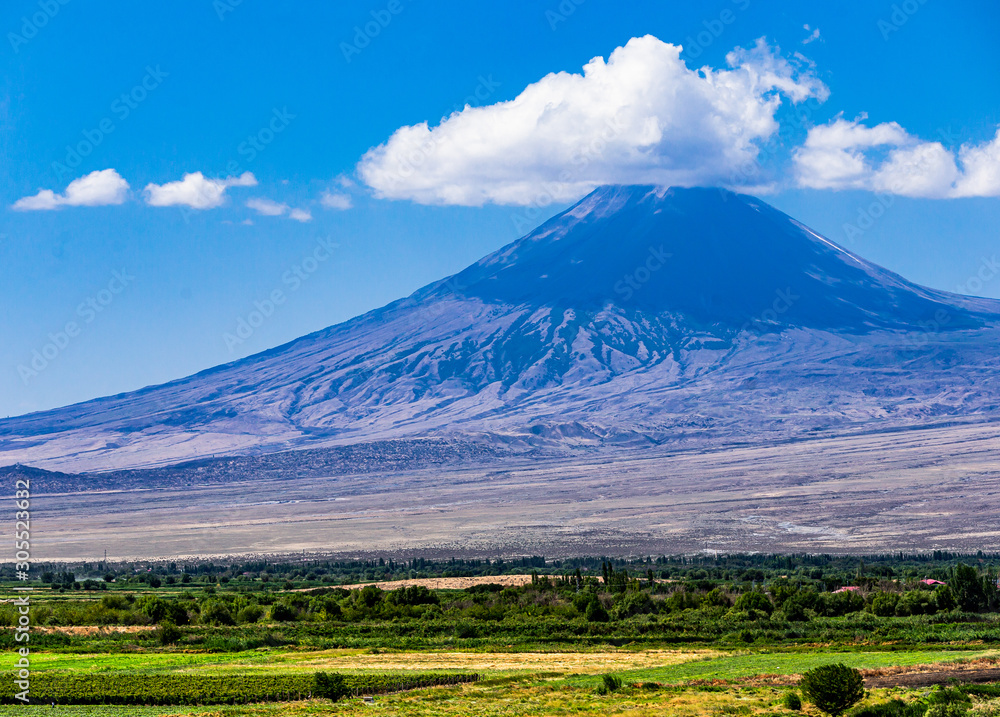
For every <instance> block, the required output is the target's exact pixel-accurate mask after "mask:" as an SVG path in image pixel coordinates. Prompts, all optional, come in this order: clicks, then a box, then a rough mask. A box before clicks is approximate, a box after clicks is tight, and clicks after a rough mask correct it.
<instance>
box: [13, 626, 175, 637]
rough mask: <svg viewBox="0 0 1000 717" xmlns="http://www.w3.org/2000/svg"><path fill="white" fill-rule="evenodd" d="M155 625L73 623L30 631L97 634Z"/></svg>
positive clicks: (145, 630) (153, 628)
mask: <svg viewBox="0 0 1000 717" xmlns="http://www.w3.org/2000/svg"><path fill="white" fill-rule="evenodd" d="M155 629H156V625H74V626H68V625H67V626H58V627H33V628H31V631H32V632H42V633H53V632H54V633H58V634H62V635H84V636H88V637H89V636H90V635H97V634H99V633H102V632H103V633H112V632H113V633H118V634H122V633H139V632H149V631H150V630H155Z"/></svg>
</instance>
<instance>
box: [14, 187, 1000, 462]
mask: <svg viewBox="0 0 1000 717" xmlns="http://www.w3.org/2000/svg"><path fill="white" fill-rule="evenodd" d="M998 326H1000V302H996V301H992V300H988V299H976V298H972V297H961V296H957V295H953V294H948V293H946V292H940V291H936V290H932V289H927V288H924V287H920V286H918V285H916V284H913V283H911V282H909V281H907V280H905V279H903V278H902V277H900V276H898V275H896V274H894V273H892V272H889V271H887V270H885V269H883V268H881V267H878V266H876V265H874V264H871V263H870V262H867V261H865V260H864V259H862V258H860V257H858V256H856V255H854V254H853V253H851V252H849V251H847V250H846V249H844V248H842V247H839V246H838V245H836V244H835V243H833V242H831V241H829V240H828V239H826V238H824V237H822V236H820V235H819V234H817V233H816V232H813V231H812V230H810V229H808V228H807V227H805V226H804V225H802V224H801V223H799V222H797V221H795V220H794V219H792V218H790V217H788V216H787V215H784V214H783V213H781V212H779V211H778V210H776V209H774V208H773V207H770V206H769V205H767V204H766V203H764V202H761V201H760V200H758V199H756V198H753V197H749V196H746V195H737V194H734V193H731V192H728V191H726V190H719V189H711V188H696V189H663V188H655V187H646V186H629V187H623V186H614V187H602V188H600V189H598V190H595V192H593V193H591V194H590V195H588V196H587V197H585V198H584V199H583V200H581V201H580V202H579V203H577V204H576V205H574V206H573V207H571V208H569V209H567V210H566V211H565V212H562V213H560V214H559V215H557V216H556V217H553V218H552V219H550V220H549V221H547V222H545V223H543V224H542V225H541V226H539V227H538V228H537V229H536V230H534V231H533V232H530V233H529V234H527V235H525V236H524V237H522V238H520V239H518V240H517V241H515V242H512V243H511V244H508V245H507V246H505V247H502V248H501V249H499V250H498V251H496V252H493V253H492V254H490V255H488V256H486V257H484V258H483V259H481V260H480V261H478V262H475V263H474V264H472V265H471V266H470V267H467V268H466V269H465V270H463V271H460V272H458V273H457V274H455V275H453V276H451V277H447V278H445V279H442V280H440V281H437V282H432V283H431V284H428V285H427V286H425V287H423V288H421V289H419V290H417V291H416V292H414V293H413V294H412V295H411V296H409V297H407V298H405V299H400V300H397V301H394V302H391V303H390V304H387V305H386V306H384V307H382V308H379V309H375V310H373V311H371V312H368V313H366V314H363V315H361V316H359V317H356V318H354V319H351V320H349V321H346V322H343V323H341V324H338V325H335V326H331V327H328V328H326V329H322V330H320V331H318V332H314V333H312V334H309V335H306V336H303V337H301V338H299V339H296V340H294V341H291V342H288V343H286V344H283V345H282V346H278V347H275V348H273V349H270V350H268V351H265V352H261V353H259V354H255V355H253V356H250V357H246V358H244V359H240V360H238V361H235V362H232V363H229V364H225V365H222V366H218V367H213V368H211V369H207V370H205V371H202V372H199V373H197V374H194V375H192V376H189V377H185V378H182V379H178V380H175V381H172V382H169V383H166V384H162V385H159V386H151V387H146V388H143V389H140V390H138V391H134V392H130V393H126V394H119V395H117V396H112V397H105V398H100V399H95V400H92V401H88V402H84V403H81V404H76V405H74V406H69V407H66V408H63V409H56V410H54V411H48V412H43V413H37V414H29V415H27V416H22V417H15V418H12V419H7V420H4V421H0V464H9V463H12V462H22V463H32V464H33V465H35V464H37V465H42V466H46V467H53V468H58V469H70V470H79V469H84V470H86V469H111V468H127V467H134V466H138V465H147V464H159V463H164V462H167V463H169V462H171V461H175V462H179V461H183V460H191V459H194V458H198V457H204V456H206V455H216V454H225V453H234V454H244V453H248V452H265V453H267V452H278V451H282V450H289V449H292V448H302V447H308V446H310V445H331V444H340V443H351V442H359V441H374V440H386V439H393V438H401V437H406V438H413V437H419V436H428V435H473V436H490V435H493V436H510V435H523V436H532V435H534V436H542V437H546V438H548V439H549V440H550V441H551V442H552V443H553V444H565V445H576V444H579V443H580V442H581V441H583V442H584V443H586V442H594V443H601V442H604V441H612V442H615V441H625V442H629V441H637V442H638V443H639V444H642V443H643V442H653V443H660V442H662V441H664V440H667V441H670V440H674V441H684V440H704V441H712V440H723V439H726V438H727V437H728V438H730V439H731V438H734V437H737V436H740V435H746V436H752V435H754V434H755V433H759V434H760V436H761V437H766V436H774V435H779V434H780V435H786V434H789V432H791V434H794V433H796V432H802V431H806V432H809V431H816V430H825V429H824V428H823V427H824V426H827V428H829V427H831V426H838V427H841V428H843V427H844V426H849V425H864V424H865V423H866V422H867V423H870V422H874V421H890V422H891V421H899V422H901V425H902V424H905V423H906V422H907V421H909V422H913V421H920V420H926V419H928V418H939V417H941V416H948V415H960V416H965V415H971V416H985V415H991V414H992V412H993V411H994V410H995V406H996V405H997V404H998V403H1000V401H997V400H996V396H998V395H1000V390H998V389H997V387H996V386H995V383H996V382H995V381H994V380H993V378H992V373H991V372H990V371H989V369H990V368H991V366H990V364H989V360H988V357H989V353H990V351H989V347H991V346H997V345H998V334H1000V332H998V328H997V327H998ZM915 362H916V363H915ZM920 362H923V363H924V364H926V366H925V367H924V368H922V369H921V370H920V371H915V370H914V369H915V368H917V365H918V364H919V363H920ZM907 366H909V368H907ZM956 366H958V367H968V369H969V372H970V373H969V376H974V377H977V378H981V379H982V380H979V381H978V385H979V387H980V389H981V390H980V392H979V395H978V396H977V395H973V394H972V393H970V392H969V391H967V390H964V391H963V389H962V387H961V384H962V383H963V381H966V382H967V379H968V377H966V376H957V377H956V376H952V377H949V376H948V375H947V374H948V372H949V371H951V372H952V373H954V369H955V367H956ZM864 367H867V368H864ZM892 372H896V374H899V375H897V376H896V377H895V378H894V381H895V383H893V382H889V383H888V384H886V383H885V376H887V375H889V374H891V373H892ZM876 374H878V377H877V378H876ZM956 379H961V380H956ZM883 384H885V385H883ZM779 389H780V390H779ZM773 391H778V394H777V395H771V393H769V392H773ZM734 392H737V393H741V394H744V395H742V398H744V399H747V394H750V393H753V394H754V395H753V398H752V400H749V399H747V401H748V402H747V405H734V401H735V400H736V398H735V394H734ZM762 392H763V393H762ZM907 395H912V396H914V397H916V403H913V402H910V401H907V400H905V398H906V396H907ZM824 405H826V406H832V407H833V408H830V409H828V413H829V415H826V414H825V413H823V412H822V411H821V412H820V415H819V416H818V415H817V411H816V408H815V407H816V406H824Z"/></svg>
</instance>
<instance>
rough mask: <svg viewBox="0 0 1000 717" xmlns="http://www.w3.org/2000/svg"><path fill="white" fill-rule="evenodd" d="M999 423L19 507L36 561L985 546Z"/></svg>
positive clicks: (997, 497)
mask: <svg viewBox="0 0 1000 717" xmlns="http://www.w3.org/2000/svg"><path fill="white" fill-rule="evenodd" d="M998 459H1000V426H997V425H992V424H978V425H971V426H970V425H965V426H950V427H947V426H944V427H935V428H925V429H922V430H908V431H900V432H887V433H876V434H866V435H853V436H851V435H848V436H842V437H838V438H822V439H816V440H808V441H806V440H804V441H799V442H789V443H783V444H780V445H770V446H747V447H730V448H726V449H720V450H715V451H699V452H682V453H676V454H669V453H666V452H664V451H662V450H660V449H646V450H633V451H629V452H618V453H609V452H603V453H582V452H581V453H580V454H579V455H577V456H576V457H571V458H562V459H546V460H545V461H544V462H541V461H539V462H530V461H527V460H525V459H523V458H519V459H503V460H496V461H495V462H492V463H490V464H489V465H473V466H468V467H462V468H447V469H442V468H427V469H421V470H414V471H410V472H396V473H391V474H367V475H340V476H331V477H329V478H319V479H315V478H310V479H303V480H301V481H295V480H284V481H258V482H244V483H236V484H229V485H215V486H202V487H199V486H192V487H190V488H187V489H159V490H136V491H128V492H115V491H104V492H85V493H75V494H64V495H51V496H41V497H39V498H37V499H36V500H35V502H34V505H33V508H34V511H33V528H34V536H33V537H34V539H35V550H36V559H38V560H42V559H65V560H73V559H92V558H97V557H100V556H102V555H103V553H104V550H105V549H107V551H108V557H109V558H143V557H146V558H157V557H174V558H176V557H185V556H210V555H211V556H216V555H233V554H271V555H289V554H295V553H299V554H301V553H302V551H306V552H307V553H310V554H319V553H323V554H334V555H344V556H347V555H375V554H388V553H395V552H400V551H406V552H407V553H409V554H411V555H413V554H418V555H419V554H426V555H428V556H456V557H461V556H471V555H477V556H485V557H495V556H501V555H511V554H537V555H545V556H547V557H558V556H561V555H568V554H633V555H636V554H638V555H642V554H659V553H677V552H680V551H697V550H708V551H711V550H718V551H737V550H738V551H748V550H757V551H772V550H773V551H779V550H783V551H787V550H796V551H799V550H802V551H814V552H819V551H823V552H827V551H829V552H843V551H850V552H862V551H874V550H897V549H932V548H942V549H965V550H968V549H973V550H974V549H979V548H982V549H984V550H996V549H1000V524H998V519H997V513H998V511H997V509H998V507H1000V460H998Z"/></svg>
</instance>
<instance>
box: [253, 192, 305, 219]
mask: <svg viewBox="0 0 1000 717" xmlns="http://www.w3.org/2000/svg"><path fill="white" fill-rule="evenodd" d="M247 206H248V207H249V208H250V209H253V210H254V211H255V212H257V213H258V214H262V215H263V216H265V217H280V216H284V215H285V214H286V213H287V214H288V218H289V219H294V220H295V221H297V222H311V221H312V214H310V213H309V210H307V209H299V208H295V209H293V208H292V207H289V206H288V205H287V204H284V203H283V202H276V201H274V200H272V199H266V198H264V197H253V198H252V199H248V200H247Z"/></svg>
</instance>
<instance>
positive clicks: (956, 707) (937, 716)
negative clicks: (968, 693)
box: [924, 702, 969, 717]
mask: <svg viewBox="0 0 1000 717" xmlns="http://www.w3.org/2000/svg"><path fill="white" fill-rule="evenodd" d="M968 711H969V705H966V704H962V703H961V702H956V703H953V704H950V705H932V706H931V708H930V709H929V710H927V711H926V712H924V717H962V716H963V715H965V714H966V713H967V712H968Z"/></svg>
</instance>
